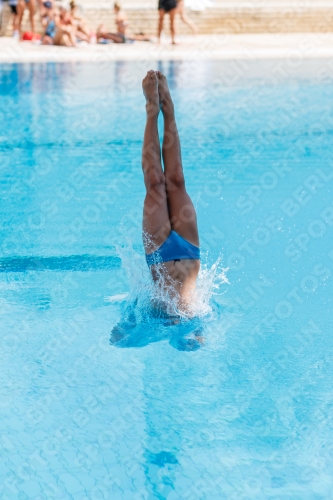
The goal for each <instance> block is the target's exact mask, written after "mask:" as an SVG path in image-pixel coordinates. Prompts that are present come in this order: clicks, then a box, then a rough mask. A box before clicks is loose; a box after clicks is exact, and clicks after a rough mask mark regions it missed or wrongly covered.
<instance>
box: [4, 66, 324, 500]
mask: <svg viewBox="0 0 333 500" xmlns="http://www.w3.org/2000/svg"><path fill="white" fill-rule="evenodd" d="M157 67H158V68H159V69H161V70H162V71H164V72H165V73H166V75H167V76H168V77H169V79H170V87H171V89H172V93H173V96H174V100H175V104H176V110H177V119H178V124H179V130H180V136H181V141H182V150H183V162H184V168H185V172H186V179H187V187H188V191H189V193H190V194H191V196H192V198H193V200H194V202H195V205H196V207H197V213H198V222H199V229H200V236H201V246H202V252H203V267H202V273H201V276H200V283H199V291H200V294H201V302H202V308H201V310H200V314H199V313H198V317H197V318H196V319H195V320H192V321H182V322H180V323H177V324H174V323H172V322H171V324H170V322H168V320H167V319H166V318H159V317H154V316H153V315H152V314H149V312H147V310H146V309H145V306H144V299H145V290H146V289H147V283H148V277H147V269H146V267H145V264H144V258H143V249H142V243H141V234H140V224H141V212H142V200H143V196H144V187H143V182H142V174H141V165H140V154H141V145H142V134H143V127H144V121H145V115H144V101H143V96H142V92H141V88H140V85H141V79H142V77H143V74H144V72H145V71H146V70H147V69H150V68H149V66H148V64H147V63H146V62H141V63H134V62H133V63H96V64H66V65H61V64H58V65H57V64H43V65H29V64H22V65H13V66H11V65H7V66H6V65H5V66H2V67H1V69H0V71H1V78H0V97H1V107H0V179H1V183H0V190H1V192H0V196H1V197H0V200H1V201H0V214H1V216H0V224H1V242H0V243H1V244H0V290H1V293H0V305H1V307H0V318H1V334H0V335H1V336H0V360H1V365H0V366H1V368H0V377H1V379H0V395H1V397H0V498H1V499H4V500H9V499H15V500H16V499H19V500H28V499H29V500H30V499H34V500H37V499H38V500H42V499H47V500H49V499H57V500H58V499H75V500H97V499H112V500H118V499H119V500H139V499H147V500H152V499H168V500H192V499H198V500H203V499H207V500H222V499H228V500H240V499H242V500H249V499H255V500H263V499H274V500H319V499H320V500H321V499H325V500H326V499H331V498H332V491H333V433H332V430H333V419H332V415H333V414H332V408H333V397H332V384H331V374H332V369H333V339H332V324H333V310H332V288H333V286H332V273H333V241H332V234H333V196H332V186H333V156H332V151H333V149H332V138H333V104H332V103H333V65H332V61H326V60H322V61H312V62H310V61H300V60H292V59H290V60H286V61H272V62H268V61H267V62H266V61H262V62H260V63H259V62H251V63H250V62H242V61H238V62H232V61H230V62H223V63H222V62H188V63H181V62H178V63H177V62H174V63H173V62H167V63H160V64H158V65H157ZM226 268H228V270H226ZM225 278H226V279H227V280H228V282H229V283H226V282H225ZM138 296H139V298H140V300H141V299H142V300H141V303H140V304H138V303H136V305H135V297H138ZM140 300H139V302H140ZM117 328H118V329H119V328H120V329H121V330H122V334H125V336H123V337H122V340H121V341H120V342H117V341H116V340H117V338H115V337H114V336H113V335H112V334H111V332H112V331H113V332H115V331H117ZM198 332H199V335H200V336H202V337H204V339H205V340H204V343H203V344H201V343H198V342H197V340H196V335H197V334H198Z"/></svg>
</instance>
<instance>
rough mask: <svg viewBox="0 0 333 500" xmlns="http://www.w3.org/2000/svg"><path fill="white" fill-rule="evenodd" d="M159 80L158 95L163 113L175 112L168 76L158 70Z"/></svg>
mask: <svg viewBox="0 0 333 500" xmlns="http://www.w3.org/2000/svg"><path fill="white" fill-rule="evenodd" d="M156 75H157V80H158V95H159V99H160V106H161V110H162V113H163V114H165V113H171V114H173V111H174V110H173V102H172V99H171V95H170V90H169V86H168V82H167V79H166V77H165V76H164V75H163V73H161V72H160V71H156Z"/></svg>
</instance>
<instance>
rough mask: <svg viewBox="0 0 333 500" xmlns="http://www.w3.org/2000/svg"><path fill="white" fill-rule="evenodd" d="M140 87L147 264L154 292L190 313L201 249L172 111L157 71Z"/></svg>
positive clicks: (144, 239)
mask: <svg viewBox="0 0 333 500" xmlns="http://www.w3.org/2000/svg"><path fill="white" fill-rule="evenodd" d="M142 87H143V93H144V96H145V98H146V111H147V121H146V128H145V133H144V143H143V152H142V169H143V174H144V183H145V186H146V197H145V200H144V208H143V224H142V233H143V243H144V248H145V252H146V261H147V264H148V266H149V269H150V272H151V276H152V278H153V280H154V282H155V283H156V284H157V286H159V287H160V288H162V291H164V290H165V291H168V293H169V296H170V293H171V295H172V299H173V300H174V301H176V304H177V307H178V308H179V310H182V311H184V312H187V313H190V312H191V306H192V304H193V299H194V293H195V286H196V278H197V276H198V273H199V270H200V248H199V235H198V227H197V218H196V212H195V208H194V206H193V203H192V200H191V198H190V197H189V195H188V193H187V191H186V188H185V179H184V172H183V167H182V159H181V150H180V141H179V136H178V131H177V126H176V121H175V114H174V105H173V102H172V99H171V95H170V91H169V88H168V83H167V80H166V77H165V76H164V75H163V74H162V73H161V72H160V71H157V72H155V71H152V70H151V71H148V73H147V75H146V77H145V78H144V79H143V82H142ZM160 110H162V114H163V118H164V138H163V145H162V157H163V163H164V171H163V169H162V164H161V151H160V142H159V136H158V128H157V119H158V115H159V112H160Z"/></svg>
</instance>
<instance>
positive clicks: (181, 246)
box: [146, 231, 200, 267]
mask: <svg viewBox="0 0 333 500" xmlns="http://www.w3.org/2000/svg"><path fill="white" fill-rule="evenodd" d="M183 259H196V260H200V248H198V247H196V246H195V245H192V243H190V242H189V241H187V240H185V239H184V238H182V237H181V236H180V235H179V234H178V233H176V231H171V233H170V235H169V237H168V238H167V239H166V240H165V242H164V243H163V245H161V246H160V248H158V249H157V250H155V252H153V253H149V254H146V261H147V264H148V266H149V267H150V266H152V265H153V264H161V263H162V262H170V261H172V260H183Z"/></svg>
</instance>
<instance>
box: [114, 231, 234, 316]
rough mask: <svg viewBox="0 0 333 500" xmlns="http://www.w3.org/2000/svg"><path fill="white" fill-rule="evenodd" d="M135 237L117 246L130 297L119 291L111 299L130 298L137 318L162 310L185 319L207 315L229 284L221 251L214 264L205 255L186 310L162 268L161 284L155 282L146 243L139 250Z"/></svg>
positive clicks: (129, 300)
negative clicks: (180, 307) (147, 258)
mask: <svg viewBox="0 0 333 500" xmlns="http://www.w3.org/2000/svg"><path fill="white" fill-rule="evenodd" d="M133 241H134V240H133V238H130V237H128V239H127V242H126V244H125V245H123V246H117V248H116V249H117V253H118V255H119V257H120V258H121V261H122V267H123V268H124V269H125V271H126V274H127V278H128V280H129V292H128V294H127V297H125V294H121V295H120V296H119V295H116V296H113V297H111V298H110V297H109V298H108V300H109V301H112V302H116V301H119V297H121V299H122V300H124V299H125V298H126V303H127V305H128V306H129V305H131V306H132V307H133V310H134V311H135V316H136V321H137V322H139V321H142V320H147V316H149V315H152V316H153V317H155V318H156V317H158V315H159V314H160V315H161V317H164V318H165V317H166V316H169V317H178V318H179V319H184V320H185V319H191V318H193V317H197V318H204V317H206V316H208V315H209V314H210V313H211V312H212V299H213V296H214V295H219V294H222V293H224V291H225V285H226V284H229V281H228V279H227V276H226V273H227V270H228V269H227V268H224V267H223V266H222V256H221V255H220V256H219V257H218V259H217V260H216V261H215V262H214V263H213V264H210V263H209V262H208V260H209V256H208V254H204V255H202V258H201V266H200V272H199V275H198V278H197V284H196V289H195V292H194V293H193V298H192V303H191V307H190V309H188V310H186V311H184V310H180V309H179V305H178V303H179V301H178V300H177V294H175V290H174V288H173V287H172V286H171V285H170V284H169V285H167V284H166V283H165V278H164V277H163V273H162V272H160V273H159V280H158V285H157V284H156V283H154V282H153V280H152V277H151V274H150V271H149V268H148V266H147V263H146V260H145V256H144V249H143V247H142V252H140V253H138V252H137V251H135V250H134V248H133ZM161 266H163V264H161Z"/></svg>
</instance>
